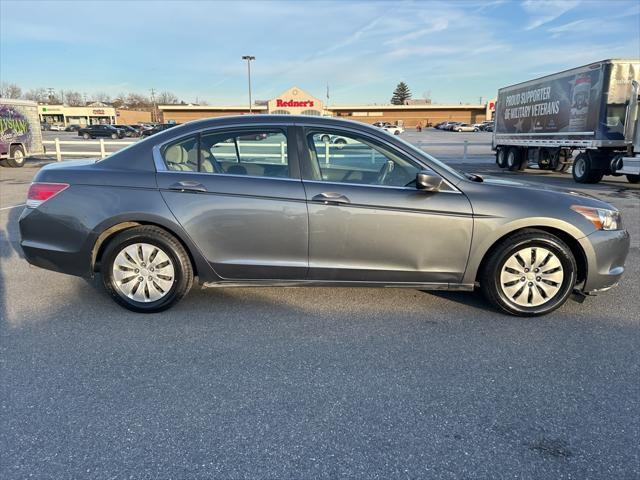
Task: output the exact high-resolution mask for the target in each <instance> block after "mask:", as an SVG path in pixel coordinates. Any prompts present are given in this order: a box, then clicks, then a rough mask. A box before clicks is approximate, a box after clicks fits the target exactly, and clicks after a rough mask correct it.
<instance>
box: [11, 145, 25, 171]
mask: <svg viewBox="0 0 640 480" xmlns="http://www.w3.org/2000/svg"><path fill="white" fill-rule="evenodd" d="M25 160H26V159H25V156H24V148H22V146H21V145H12V146H11V148H10V149H9V158H8V159H7V166H9V167H11V168H20V167H22V166H24V163H25Z"/></svg>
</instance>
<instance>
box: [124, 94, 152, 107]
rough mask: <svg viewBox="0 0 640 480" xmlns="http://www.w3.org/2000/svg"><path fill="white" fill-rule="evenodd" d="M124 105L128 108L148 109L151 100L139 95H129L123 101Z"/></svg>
mask: <svg viewBox="0 0 640 480" xmlns="http://www.w3.org/2000/svg"><path fill="white" fill-rule="evenodd" d="M125 105H126V106H127V107H128V108H149V107H151V106H152V104H151V100H149V98H148V97H145V96H144V95H140V94H139V93H129V94H127V98H126V99H125Z"/></svg>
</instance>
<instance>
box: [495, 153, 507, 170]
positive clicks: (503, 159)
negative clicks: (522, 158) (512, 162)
mask: <svg viewBox="0 0 640 480" xmlns="http://www.w3.org/2000/svg"><path fill="white" fill-rule="evenodd" d="M496 165H498V167H500V168H506V166H507V149H506V148H498V149H497V150H496Z"/></svg>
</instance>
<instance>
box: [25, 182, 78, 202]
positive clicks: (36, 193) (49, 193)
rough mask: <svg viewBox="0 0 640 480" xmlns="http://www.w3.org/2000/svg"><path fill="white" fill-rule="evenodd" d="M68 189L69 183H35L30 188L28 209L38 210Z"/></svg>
mask: <svg viewBox="0 0 640 480" xmlns="http://www.w3.org/2000/svg"><path fill="white" fill-rule="evenodd" d="M68 187H69V184H68V183H41V182H34V183H32V184H31V186H30V187H29V193H28V194H27V207H29V208H36V207H37V206H39V205H42V204H43V203H44V202H46V201H47V200H49V199H50V198H53V197H55V196H56V195H57V194H59V193H60V192H61V191H63V190H64V189H66V188H68Z"/></svg>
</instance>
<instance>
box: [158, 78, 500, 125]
mask: <svg viewBox="0 0 640 480" xmlns="http://www.w3.org/2000/svg"><path fill="white" fill-rule="evenodd" d="M493 104H494V102H488V103H487V104H482V105H481V104H477V105H438V104H431V103H420V104H411V105H327V104H326V103H325V102H324V101H322V100H320V99H319V98H316V97H314V96H312V95H310V94H309V93H307V92H305V91H304V90H302V89H300V88H298V87H291V88H289V89H288V90H286V91H284V92H282V93H281V94H280V95H278V96H277V97H275V98H273V99H271V100H269V101H267V102H261V103H260V104H257V105H252V106H251V109H249V106H248V105H245V106H242V105H221V106H212V105H160V106H159V107H158V109H159V110H160V113H161V119H162V121H163V122H165V123H185V122H188V121H190V120H197V119H200V118H209V117H222V116H227V115H246V114H250V113H252V114H280V115H316V116H317V115H322V116H333V117H341V118H346V119H349V120H357V121H361V122H365V123H375V122H389V123H394V124H401V125H404V126H405V127H416V126H417V125H421V126H428V125H430V124H431V125H435V124H437V123H439V122H444V121H447V120H448V121H458V122H465V123H478V122H481V121H483V120H486V119H491V118H492V113H493Z"/></svg>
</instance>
